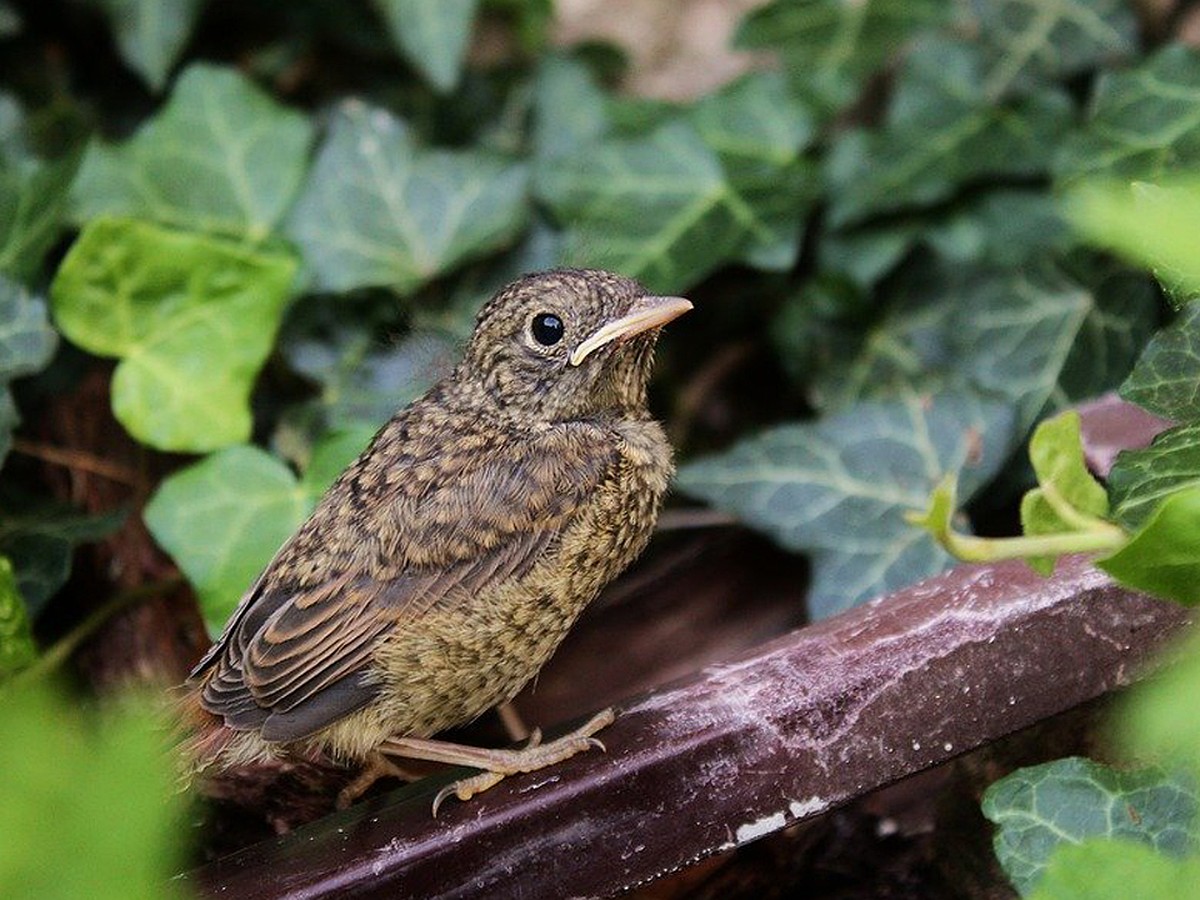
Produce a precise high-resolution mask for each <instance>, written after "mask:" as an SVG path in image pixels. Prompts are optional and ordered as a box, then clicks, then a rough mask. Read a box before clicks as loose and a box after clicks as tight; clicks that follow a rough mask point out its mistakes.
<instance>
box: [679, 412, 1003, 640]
mask: <svg viewBox="0 0 1200 900" xmlns="http://www.w3.org/2000/svg"><path fill="white" fill-rule="evenodd" d="M1011 429H1012V419H1011V415H1010V413H1009V411H1008V410H1007V409H1006V408H1005V407H1004V406H1002V405H1000V404H994V403H988V402H983V401H980V400H979V399H978V397H977V396H975V395H973V394H970V393H966V392H952V391H947V392H945V393H942V394H935V395H932V396H919V395H916V394H904V395H902V396H900V397H898V398H897V399H894V400H892V401H890V402H868V403H860V404H858V405H856V406H855V407H854V408H853V409H849V410H847V411H846V412H844V413H840V414H837V415H833V416H830V417H828V418H826V419H823V420H821V421H819V422H816V423H814V424H803V425H784V426H780V427H777V428H772V429H768V430H767V431H764V432H762V433H760V434H758V435H756V436H755V437H753V438H749V439H747V440H744V441H742V442H741V443H739V444H736V445H735V446H734V447H733V448H732V449H730V450H729V451H727V452H726V453H723V454H721V455H719V456H712V457H707V458H704V459H700V460H697V461H695V462H692V463H689V464H688V465H685V466H683V467H682V468H681V469H680V472H679V477H678V487H679V489H680V490H681V491H683V492H684V493H687V494H691V495H693V496H696V497H701V498H703V499H705V500H708V501H709V502H711V503H713V504H714V505H716V506H719V507H721V508H723V509H727V510H730V511H731V512H734V513H736V514H737V515H738V516H739V517H741V518H742V519H743V520H744V521H745V522H746V523H747V524H749V525H752V526H754V527H756V528H759V529H761V530H763V531H765V532H767V533H768V534H770V535H771V536H772V537H774V538H775V540H777V541H778V542H779V543H780V544H782V545H783V546H785V547H787V548H789V549H793V550H807V551H810V552H811V553H812V556H813V566H814V573H813V586H812V592H811V595H810V598H809V607H810V609H811V611H812V612H813V614H814V615H816V616H826V615H830V614H831V613H833V612H836V611H838V610H840V609H844V608H846V607H848V606H851V605H853V604H854V603H856V602H860V601H862V600H865V599H867V598H868V597H870V596H872V595H874V594H878V593H883V592H884V591H887V590H891V589H894V588H896V587H899V586H901V585H906V584H911V583H912V582H913V581H916V580H918V579H920V578H923V577H925V576H927V575H931V574H933V573H935V572H938V571H940V570H941V569H943V568H945V567H946V566H947V565H948V564H949V562H950V560H949V557H948V556H947V555H946V554H945V553H944V552H943V551H942V550H941V548H940V547H938V546H937V544H936V543H935V542H934V541H933V539H932V538H931V537H930V536H929V535H928V534H926V533H925V532H923V531H920V530H918V529H915V528H913V527H912V526H911V525H909V524H908V523H907V522H906V521H905V520H904V513H905V512H906V511H907V510H910V509H920V508H922V507H924V506H925V503H926V499H927V498H928V496H929V493H930V491H931V490H932V489H933V487H934V485H935V484H937V483H938V482H939V481H940V480H941V478H942V476H943V475H945V474H947V473H950V472H957V471H959V470H962V471H963V478H962V482H961V485H962V492H963V494H964V495H965V496H967V497H970V496H971V494H972V493H973V492H974V491H976V490H977V489H978V488H979V487H980V486H981V485H982V484H984V483H985V482H986V481H987V480H988V478H989V477H991V475H993V474H994V473H995V472H996V470H997V468H998V467H999V465H1000V463H1001V462H1003V460H1004V458H1005V456H1006V455H1007V451H1008V447H1009V446H1010V443H1011V441H1012V432H1011Z"/></svg>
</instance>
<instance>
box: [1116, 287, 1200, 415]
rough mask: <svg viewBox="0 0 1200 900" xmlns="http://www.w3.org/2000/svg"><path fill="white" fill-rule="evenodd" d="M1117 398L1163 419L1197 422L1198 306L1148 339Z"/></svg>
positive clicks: (1199, 403) (1199, 411)
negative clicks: (1119, 397) (1194, 420)
mask: <svg viewBox="0 0 1200 900" xmlns="http://www.w3.org/2000/svg"><path fill="white" fill-rule="evenodd" d="M1121 396H1122V397H1124V398H1125V399H1126V400H1128V401H1129V402H1130V403H1136V404H1137V405H1138V406H1141V407H1143V408H1145V409H1148V410H1150V412H1152V413H1154V414H1155V415H1159V416H1162V417H1163V418H1165V419H1174V420H1176V421H1181V422H1186V421H1190V420H1193V419H1200V303H1189V304H1188V305H1187V306H1186V307H1184V309H1183V312H1181V313H1180V314H1179V318H1177V319H1176V320H1175V321H1174V322H1172V323H1171V324H1170V325H1169V326H1167V327H1166V328H1164V329H1162V330H1161V331H1159V332H1158V334H1156V335H1155V336H1154V337H1153V338H1152V339H1151V340H1150V343H1149V344H1148V345H1146V349H1145V350H1143V351H1142V356H1141V358H1140V359H1139V360H1138V361H1137V365H1135V366H1134V367H1133V371H1132V372H1131V373H1130V374H1129V377H1128V378H1127V379H1126V380H1125V383H1124V384H1123V385H1121Z"/></svg>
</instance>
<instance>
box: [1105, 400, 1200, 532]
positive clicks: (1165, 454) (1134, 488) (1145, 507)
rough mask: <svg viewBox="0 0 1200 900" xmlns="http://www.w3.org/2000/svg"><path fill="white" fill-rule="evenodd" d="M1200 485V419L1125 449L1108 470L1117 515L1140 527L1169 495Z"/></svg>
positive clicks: (1125, 522) (1129, 524)
mask: <svg viewBox="0 0 1200 900" xmlns="http://www.w3.org/2000/svg"><path fill="white" fill-rule="evenodd" d="M1192 486H1197V487H1200V422H1189V423H1188V424H1186V425H1178V426H1176V427H1175V428H1170V429H1168V430H1166V431H1164V432H1162V433H1161V434H1159V435H1158V436H1157V437H1155V438H1154V442H1153V443H1152V444H1151V445H1150V446H1149V447H1147V448H1145V449H1143V450H1123V451H1121V453H1119V454H1118V455H1117V460H1116V462H1115V463H1114V464H1113V467H1112V471H1110V472H1109V473H1108V489H1109V491H1110V492H1111V493H1112V499H1113V506H1114V507H1115V512H1116V519H1117V521H1118V522H1119V523H1120V524H1121V525H1123V526H1124V527H1125V528H1129V529H1132V528H1137V527H1138V526H1140V525H1141V524H1142V523H1144V522H1145V521H1146V517H1147V516H1149V515H1150V513H1151V512H1152V511H1153V509H1154V508H1155V507H1156V506H1157V505H1158V504H1159V503H1160V502H1161V501H1162V500H1163V499H1165V498H1166V497H1167V496H1168V495H1170V494H1172V493H1174V492H1175V491H1177V490H1179V489H1180V488H1185V487H1192Z"/></svg>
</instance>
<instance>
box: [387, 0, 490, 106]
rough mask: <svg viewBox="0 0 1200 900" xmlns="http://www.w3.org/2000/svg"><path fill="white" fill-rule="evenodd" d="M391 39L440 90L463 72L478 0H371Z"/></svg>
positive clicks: (452, 85)
mask: <svg viewBox="0 0 1200 900" xmlns="http://www.w3.org/2000/svg"><path fill="white" fill-rule="evenodd" d="M372 3H373V4H374V5H375V8H376V9H377V10H379V14H380V15H381V16H383V18H384V21H386V22H387V26H388V30H389V31H390V32H391V34H392V40H393V41H394V42H395V44H396V46H397V47H398V48H399V49H400V52H401V53H403V54H404V55H405V57H406V58H407V59H408V61H409V62H411V63H412V64H413V65H414V66H416V67H417V68H418V69H419V70H420V71H421V74H423V75H424V76H425V77H426V78H427V79H428V80H429V83H430V84H432V85H433V86H434V87H435V88H437V89H438V90H439V91H441V92H442V93H446V92H448V91H452V90H453V89H454V88H455V86H456V85H457V84H458V80H459V77H460V76H461V74H462V64H463V59H464V58H465V57H466V53H467V44H468V42H469V41H470V38H471V23H472V22H474V21H475V10H476V8H477V7H478V5H479V0H372Z"/></svg>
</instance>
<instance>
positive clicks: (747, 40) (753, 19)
mask: <svg viewBox="0 0 1200 900" xmlns="http://www.w3.org/2000/svg"><path fill="white" fill-rule="evenodd" d="M949 9H950V4H948V3H946V2H943V0H861V2H847V0H775V2H774V3H770V4H768V5H766V6H764V7H762V8H760V9H756V10H754V11H753V12H751V13H750V14H749V15H748V16H747V17H746V19H745V20H744V21H743V22H742V24H741V27H740V28H739V29H738V32H737V35H736V36H735V38H734V43H735V45H736V46H738V47H744V48H748V49H765V50H777V51H778V52H779V53H780V55H781V56H782V57H783V60H784V63H785V65H786V68H787V71H788V74H789V76H790V78H791V79H792V82H793V84H794V85H795V87H796V89H797V90H798V91H799V92H800V94H801V96H803V97H805V98H806V99H809V100H810V101H812V102H813V103H815V104H817V107H818V108H819V109H821V110H822V111H823V112H825V113H826V114H828V113H831V112H833V111H834V110H836V109H838V108H840V107H842V106H845V105H846V104H848V103H850V102H851V101H853V100H854V99H855V97H856V96H857V93H858V90H859V88H860V86H861V84H862V82H863V81H864V80H865V78H866V76H868V75H870V74H871V73H873V72H875V71H876V70H877V69H879V68H881V67H882V66H883V64H884V63H885V62H887V61H888V59H889V58H891V56H892V55H893V54H894V53H895V52H896V49H897V48H898V47H902V46H903V45H904V43H905V41H906V40H907V38H908V36H909V35H911V34H913V33H915V32H916V31H917V30H919V29H921V28H925V27H929V26H933V25H936V24H938V23H939V22H941V21H942V20H944V19H945V18H946V17H947V14H948V12H949Z"/></svg>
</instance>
